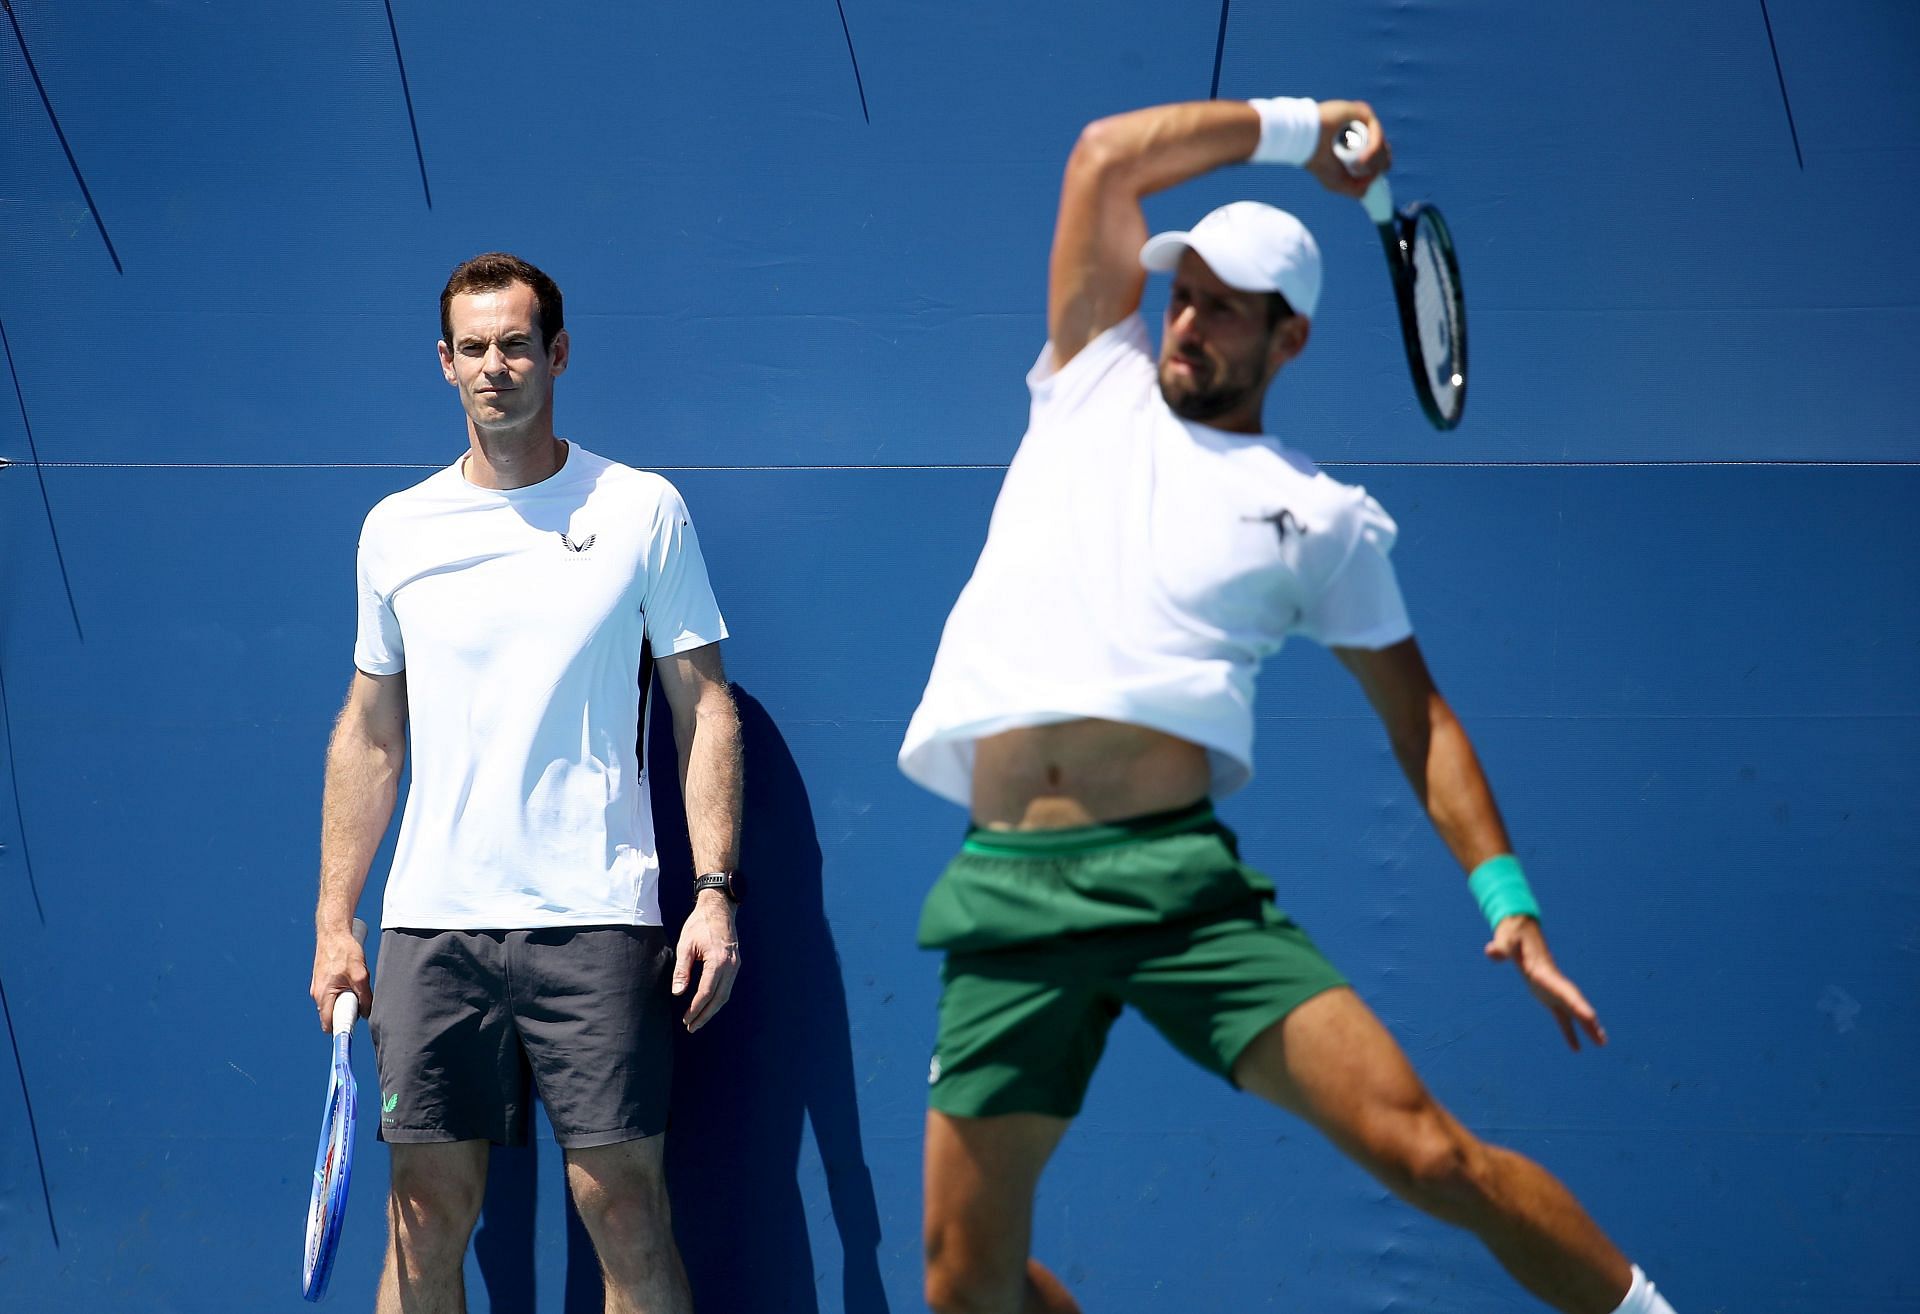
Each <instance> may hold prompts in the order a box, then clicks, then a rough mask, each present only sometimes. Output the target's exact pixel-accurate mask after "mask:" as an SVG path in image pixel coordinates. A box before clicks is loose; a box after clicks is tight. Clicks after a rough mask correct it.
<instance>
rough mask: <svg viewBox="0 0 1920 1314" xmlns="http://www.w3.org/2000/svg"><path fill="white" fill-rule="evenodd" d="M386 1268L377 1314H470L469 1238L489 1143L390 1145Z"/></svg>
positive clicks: (484, 1186)
mask: <svg viewBox="0 0 1920 1314" xmlns="http://www.w3.org/2000/svg"><path fill="white" fill-rule="evenodd" d="M388 1148H389V1149H390V1150H392V1151H393V1173H392V1179H393V1185H392V1190H391V1191H390V1193H389V1194H388V1197H387V1236H388V1244H387V1264H386V1267H385V1268H384V1269H382V1270H381V1273H380V1294H379V1297H378V1299H377V1300H376V1301H375V1304H374V1309H375V1311H376V1314H466V1309H467V1288H466V1279H465V1276H464V1272H463V1265H464V1264H465V1262H466V1257H467V1238H468V1237H470V1236H471V1235H473V1224H474V1220H476V1219H477V1218H479V1217H480V1201H481V1199H482V1198H483V1197H484V1196H485V1195H486V1189H487V1142H485V1141H450V1142H442V1143H439V1144H429V1145H404V1144H401V1145H390V1146H389V1147H388Z"/></svg>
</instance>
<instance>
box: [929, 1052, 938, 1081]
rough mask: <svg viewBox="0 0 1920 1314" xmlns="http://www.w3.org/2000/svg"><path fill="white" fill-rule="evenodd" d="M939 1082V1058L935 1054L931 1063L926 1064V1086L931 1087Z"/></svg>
mask: <svg viewBox="0 0 1920 1314" xmlns="http://www.w3.org/2000/svg"><path fill="white" fill-rule="evenodd" d="M939 1080H940V1056H939V1055H938V1054H935V1055H934V1056H933V1062H931V1063H929V1064H927V1085H929V1086H932V1085H935V1084H937V1083H938V1082H939Z"/></svg>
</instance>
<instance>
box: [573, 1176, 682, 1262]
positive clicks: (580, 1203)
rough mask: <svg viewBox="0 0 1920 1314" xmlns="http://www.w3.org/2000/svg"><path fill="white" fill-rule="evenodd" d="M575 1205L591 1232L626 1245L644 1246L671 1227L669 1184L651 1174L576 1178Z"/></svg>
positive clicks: (664, 1233)
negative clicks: (668, 1198)
mask: <svg viewBox="0 0 1920 1314" xmlns="http://www.w3.org/2000/svg"><path fill="white" fill-rule="evenodd" d="M573 1204H574V1208H576V1209H578V1210H579V1211H580V1219H581V1221H582V1222H584V1223H585V1224H586V1225H587V1230H588V1231H589V1232H591V1233H592V1234H593V1235H595V1236H597V1237H605V1238H607V1239H608V1240H610V1241H616V1242H619V1243H620V1244H623V1245H627V1246H642V1247H644V1246H645V1245H646V1243H648V1241H649V1240H650V1239H657V1238H658V1237H660V1236H664V1235H667V1234H668V1232H669V1230H670V1228H671V1227H672V1212H671V1207H670V1206H669V1205H668V1203H667V1188H666V1183H665V1182H664V1181H663V1180H661V1179H660V1178H659V1177H658V1176H655V1175H652V1174H647V1173H621V1174H618V1175H615V1176H611V1177H599V1178H585V1177H581V1178H576V1179H575V1181H574V1183H573Z"/></svg>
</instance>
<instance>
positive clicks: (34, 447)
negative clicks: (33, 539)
mask: <svg viewBox="0 0 1920 1314" xmlns="http://www.w3.org/2000/svg"><path fill="white" fill-rule="evenodd" d="M0 3H4V0H0ZM0 351H4V352H5V354H6V357H7V374H8V375H9V377H11V378H12V379H13V398H14V401H16V402H17V403H19V406H20V423H21V424H22V425H24V426H25V427H26V431H27V454H28V455H29V456H30V457H32V458H33V475H34V478H36V479H38V480H39V481H40V506H41V508H42V509H43V510H44V511H45V512H46V513H47V533H48V535H49V536H51V537H52V539H53V558H54V560H55V561H57V562H59V563H60V585H61V587H62V588H64V589H66V591H67V610H68V611H69V612H71V613H72V614H73V632H74V633H75V634H77V635H79V636H80V642H82V643H85V642H86V641H87V632H86V630H85V629H84V628H83V627H82V626H81V624H80V608H79V607H78V606H77V605H76V604H75V603H74V600H73V581H72V580H70V579H69V578H68V577H67V555H66V553H64V552H62V551H61V550H60V528H59V526H57V525H56V524H54V522H53V501H52V499H51V498H49V497H48V496H47V476H46V472H45V471H44V470H42V469H41V468H40V448H39V445H38V444H37V443H35V442H34V441H33V421H32V420H31V419H29V418H27V394H26V390H25V389H24V388H22V387H21V386H20V371H19V370H17V369H15V368H14V367H13V343H12V342H11V341H9V340H8V338H7V323H6V321H5V320H3V319H0Z"/></svg>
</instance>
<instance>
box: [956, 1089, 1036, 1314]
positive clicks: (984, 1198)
mask: <svg viewBox="0 0 1920 1314" xmlns="http://www.w3.org/2000/svg"><path fill="white" fill-rule="evenodd" d="M1067 1126H1068V1123H1067V1120H1066V1119H1064V1118H1052V1117H1047V1116H1046V1115H1044V1114H1036V1113H1008V1114H1002V1115H1000V1116H998V1117H991V1118H956V1117H953V1116H951V1115H949V1114H945V1113H942V1112H940V1111H939V1110H938V1109H929V1110H928V1111H927V1132H926V1213H925V1228H926V1248H927V1267H928V1270H929V1272H930V1273H931V1272H938V1273H944V1274H947V1275H950V1276H958V1275H965V1278H966V1280H967V1282H968V1284H969V1285H973V1284H983V1285H988V1286H993V1285H998V1286H1002V1287H1005V1288H1006V1289H1007V1290H1008V1291H1011V1292H1014V1293H1018V1291H1019V1290H1020V1284H1021V1282H1022V1281H1023V1279H1024V1277H1025V1274H1026V1262H1027V1253H1028V1250H1029V1249H1030V1246H1031V1242H1032V1235H1033V1193H1034V1188H1035V1187H1036V1186H1037V1185H1038V1184H1039V1181H1040V1171H1041V1169H1043V1168H1045V1167H1046V1164H1047V1160H1048V1158H1049V1157H1051V1156H1052V1154H1053V1150H1054V1147H1055V1146H1057V1145H1058V1144H1059V1143H1060V1138H1061V1136H1063V1135H1064V1134H1065V1133H1066V1130H1067ZM1015 1298H1016V1299H1017V1298H1018V1297H1017V1294H1016V1297H1015Z"/></svg>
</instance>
